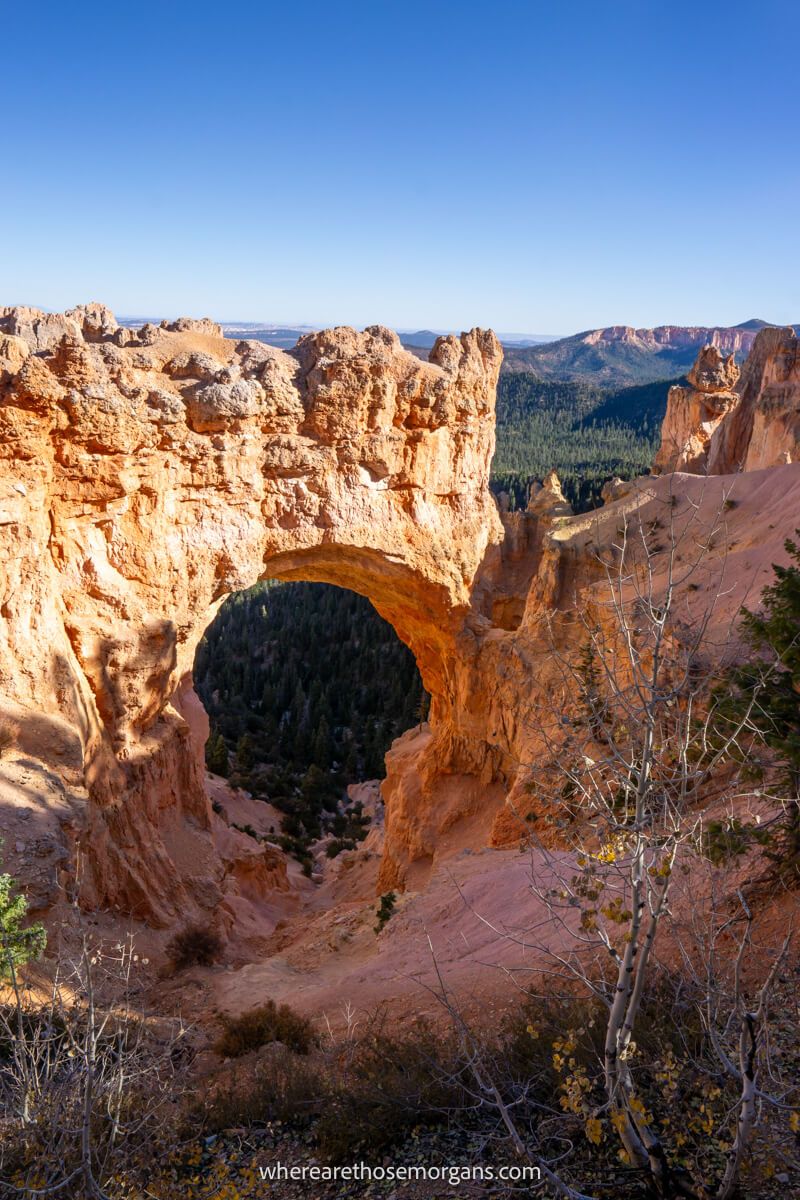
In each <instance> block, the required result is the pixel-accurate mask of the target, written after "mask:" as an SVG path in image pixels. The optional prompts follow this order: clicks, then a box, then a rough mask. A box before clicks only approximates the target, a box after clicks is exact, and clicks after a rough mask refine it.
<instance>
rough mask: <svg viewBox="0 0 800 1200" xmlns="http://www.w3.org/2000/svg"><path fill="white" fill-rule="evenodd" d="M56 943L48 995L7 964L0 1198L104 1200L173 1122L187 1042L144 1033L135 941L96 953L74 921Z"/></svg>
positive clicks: (0, 1015)
mask: <svg viewBox="0 0 800 1200" xmlns="http://www.w3.org/2000/svg"><path fill="white" fill-rule="evenodd" d="M61 933H62V942H63V948H61V949H60V950H59V951H57V952H56V954H55V956H54V957H53V958H52V959H51V960H50V961H49V964H48V966H50V967H51V968H52V972H51V977H50V982H49V984H47V982H46V979H47V976H46V975H45V977H44V978H45V982H42V981H41V979H40V981H39V982H38V984H37V985H36V986H34V984H33V983H32V982H31V981H30V978H28V977H23V976H21V975H20V972H19V970H18V969H17V968H16V967H15V966H14V964H13V963H12V964H11V968H10V972H11V978H10V990H11V996H12V1002H11V1003H9V1004H6V1005H3V1006H2V1007H0V1125H2V1130H3V1136H2V1137H1V1138H0V1195H7V1196H24V1197H31V1198H33V1197H37V1196H59V1195H62V1196H68V1197H70V1200H72V1198H73V1197H76V1198H77V1197H81V1198H84V1197H85V1198H86V1200H110V1197H111V1195H112V1192H111V1191H109V1188H110V1187H112V1186H113V1185H112V1184H111V1181H112V1180H113V1179H114V1178H120V1177H121V1175H128V1176H129V1177H130V1178H133V1177H134V1176H135V1172H136V1170H137V1169H138V1167H139V1166H141V1165H142V1164H143V1163H144V1162H145V1159H144V1158H143V1155H144V1154H145V1152H146V1147H147V1146H148V1145H151V1144H152V1143H153V1140H154V1139H155V1138H156V1136H157V1135H158V1133H159V1131H160V1130H163V1128H164V1127H165V1125H167V1123H168V1122H169V1121H170V1119H171V1116H172V1106H173V1105H174V1103H175V1102H176V1100H177V1098H178V1096H179V1094H180V1087H179V1083H178V1080H177V1078H176V1074H177V1068H178V1065H179V1063H180V1061H181V1057H182V1046H183V1042H184V1037H185V1032H186V1030H185V1029H184V1027H183V1026H182V1025H181V1023H180V1022H175V1023H173V1024H172V1025H171V1026H170V1028H169V1029H168V1030H167V1031H166V1032H164V1030H163V1028H162V1029H161V1030H160V1032H159V1035H158V1036H154V1035H153V1033H152V1032H151V1030H150V1028H149V1025H148V1021H147V1020H146V1018H145V1016H144V1014H143V1013H142V1012H141V1011H140V1010H139V1009H138V1007H137V1004H136V994H137V990H138V989H137V975H138V972H139V969H140V963H139V956H138V954H137V953H136V950H135V945H134V940H133V938H132V937H128V938H126V939H125V940H123V941H120V942H118V943H116V944H115V945H113V946H111V947H105V946H103V945H101V944H100V943H99V942H98V941H97V940H94V939H92V938H91V937H90V935H89V933H88V931H87V929H86V926H85V923H84V920H83V918H82V916H81V914H80V913H79V912H78V911H77V909H76V910H75V911H74V913H73V920H72V921H71V922H69V923H68V925H67V927H66V928H64V929H62V931H61ZM137 1160H138V1162H137Z"/></svg>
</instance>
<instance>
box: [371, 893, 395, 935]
mask: <svg viewBox="0 0 800 1200" xmlns="http://www.w3.org/2000/svg"><path fill="white" fill-rule="evenodd" d="M396 901H397V896H396V895H395V894H394V892H384V893H383V895H382V896H381V902H380V904H379V906H378V907H377V909H376V910H375V916H376V917H377V918H378V923H377V925H376V926H375V932H376V933H380V931H381V930H382V929H383V927H384V925H385V924H386V922H387V921H388V920H389V919H390V918H391V917H392V916H393V915H394V906H395V903H396Z"/></svg>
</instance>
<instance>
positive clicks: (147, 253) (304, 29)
mask: <svg viewBox="0 0 800 1200" xmlns="http://www.w3.org/2000/svg"><path fill="white" fill-rule="evenodd" d="M26 10H27V11H26ZM796 29H797V26H796V7H795V6H794V5H793V4H792V3H788V2H786V3H776V2H773V0H762V3H760V4H758V5H752V4H740V3H737V2H736V0H733V2H728V3H717V2H713V3H703V2H702V0H696V2H695V3H692V4H685V3H681V2H678V3H675V2H673V0H668V2H664V0H662V2H661V3H653V2H644V0H640V2H638V3H633V2H629V0H621V2H615V0H604V2H603V3H600V2H598V3H592V4H589V3H564V2H561V3H555V4H547V5H545V4H540V3H535V2H534V3H511V2H506V0H496V2H495V3H489V4H486V3H484V4H477V3H472V2H471V0H461V2H460V3H451V2H450V0H447V2H445V3H436V2H435V0H428V3H425V4H422V3H402V4H401V3H389V2H385V0H373V2H372V3H362V2H361V0H338V2H337V3H332V2H331V3H327V4H318V3H302V2H296V3H294V4H291V5H290V4H281V5H275V4H272V3H260V4H250V3H247V2H245V3H241V2H240V3H236V4H231V5H222V4H219V3H217V4H214V5H206V4H203V3H202V2H199V0H194V2H193V3H191V4H189V3H183V2H176V3H162V4H158V5H156V4H152V5H116V6H112V5H109V4H108V3H107V2H106V3H103V4H95V3H91V2H86V0H81V3H79V4H64V3H61V2H59V3H57V4H56V3H50V2H46V3H39V4H37V5H36V6H33V5H29V6H26V5H23V4H16V5H13V6H11V5H8V6H4V11H3V50H4V53H3V67H2V72H0V99H2V111H3V114H4V116H3V122H2V143H1V145H2V150H1V151H0V153H1V154H2V164H3V166H2V174H1V176H0V184H1V185H2V186H1V187H0V212H2V226H3V246H2V251H0V304H11V303H29V304H38V305H40V306H43V307H47V308H61V307H64V306H68V305H71V304H74V303H77V302H79V301H82V300H87V299H101V300H104V301H106V303H109V304H110V305H111V306H112V307H113V308H114V309H115V310H116V311H117V312H120V313H137V314H138V313H146V314H154V315H161V314H164V315H175V314H178V313H189V314H192V315H203V314H209V315H213V316H215V317H217V318H221V319H245V320H248V319H252V320H256V319H262V318H263V319H265V320H273V321H287V322H293V321H294V322H300V321H303V322H308V323H313V324H329V323H345V322H347V323H352V324H357V325H363V324H367V323H371V322H376V321H380V322H382V323H384V324H390V325H395V326H398V327H422V326H431V327H434V328H457V327H459V328H460V327H469V326H471V325H474V324H482V325H493V326H494V327H495V328H497V329H501V330H514V331H528V332H533V333H568V332H572V331H574V330H577V329H584V328H591V327H595V326H600V325H607V324H616V323H626V324H637V325H652V324H659V323H664V322H674V323H682V324H685V323H702V324H707V323H715V322H716V323H728V322H737V321H740V320H744V319H746V318H748V317H750V316H760V317H764V318H765V319H768V320H773V321H778V322H786V321H800V239H798V213H800V153H798V150H800V146H798V141H799V140H800V139H799V138H798V111H799V110H800V94H799V93H800V86H799V85H798V77H799V75H798V70H797V37H796Z"/></svg>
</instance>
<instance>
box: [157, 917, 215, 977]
mask: <svg viewBox="0 0 800 1200" xmlns="http://www.w3.org/2000/svg"><path fill="white" fill-rule="evenodd" d="M221 952H222V941H221V940H220V938H219V937H218V936H217V935H216V933H214V932H212V930H210V929H207V928H206V927H205V926H204V925H186V926H185V927H184V928H183V929H181V930H180V931H179V932H178V933H176V934H175V936H174V938H172V940H171V941H170V942H169V943H168V944H167V955H168V957H169V960H170V962H171V963H172V965H173V967H175V969H176V970H178V971H182V970H183V969H184V968H185V967H195V966H197V967H207V966H210V964H211V963H212V962H214V960H215V959H217V958H219V955H220V954H221Z"/></svg>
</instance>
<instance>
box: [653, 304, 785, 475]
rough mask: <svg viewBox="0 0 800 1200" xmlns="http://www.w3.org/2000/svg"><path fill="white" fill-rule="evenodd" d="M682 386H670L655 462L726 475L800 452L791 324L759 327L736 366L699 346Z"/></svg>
mask: <svg viewBox="0 0 800 1200" xmlns="http://www.w3.org/2000/svg"><path fill="white" fill-rule="evenodd" d="M688 382H689V386H688V387H673V388H670V391H669V396H668V399H667V412H666V415H665V417H664V423H663V425H662V428H661V446H660V449H659V451H658V454H657V455H656V459H655V463H654V468H655V469H656V470H657V471H660V472H667V471H689V472H691V473H697V474H706V473H708V474H712V475H726V474H732V473H734V472H736V471H741V470H743V471H754V470H758V469H759V468H760V467H771V466H776V465H778V464H780V463H790V462H796V461H797V459H798V456H800V355H798V340H797V335H796V334H795V332H794V330H793V329H791V328H786V329H763V330H761V332H760V333H759V334H758V336H757V337H756V339H755V342H754V344H753V348H752V350H751V352H750V354H749V356H748V358H747V359H746V361H745V363H744V366H743V368H742V371H741V375H740V372H739V369H738V367H737V366H736V364H735V362H734V359H733V355H732V354H731V355H730V356H729V357H727V358H725V357H723V355H722V354H721V352H720V350H719V349H718V348H717V347H716V346H714V345H709V346H704V347H703V349H702V350H701V351H700V353H699V355H698V357H697V361H696V363H695V365H694V367H693V368H692V370H691V371H690V372H689V375H688Z"/></svg>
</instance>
